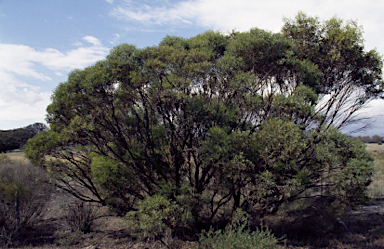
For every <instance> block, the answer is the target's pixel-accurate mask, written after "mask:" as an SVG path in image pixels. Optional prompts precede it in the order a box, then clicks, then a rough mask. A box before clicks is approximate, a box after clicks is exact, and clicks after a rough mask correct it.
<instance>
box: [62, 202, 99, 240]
mask: <svg viewBox="0 0 384 249" xmlns="http://www.w3.org/2000/svg"><path fill="white" fill-rule="evenodd" d="M63 209H64V221H65V225H66V226H67V227H68V228H69V229H70V230H71V231H72V232H77V233H89V232H91V231H92V229H93V228H94V225H95V224H94V221H95V220H96V219H97V218H98V215H97V210H96V208H95V206H94V205H92V204H91V203H85V202H82V201H79V200H75V201H73V202H71V203H68V204H66V205H64V206H63Z"/></svg>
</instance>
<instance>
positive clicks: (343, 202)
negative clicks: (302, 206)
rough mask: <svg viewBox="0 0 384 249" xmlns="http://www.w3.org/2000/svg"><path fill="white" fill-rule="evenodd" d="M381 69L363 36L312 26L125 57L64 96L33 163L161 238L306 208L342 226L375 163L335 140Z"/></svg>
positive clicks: (289, 24)
mask: <svg viewBox="0 0 384 249" xmlns="http://www.w3.org/2000/svg"><path fill="white" fill-rule="evenodd" d="M381 65H382V61H381V58H380V57H379V56H378V55H377V53H376V52H375V51H369V52H365V51H364V47H363V44H362V37H361V31H360V29H359V27H358V26H357V25H356V24H355V23H346V24H345V23H343V21H342V20H339V19H336V18H333V19H331V20H329V21H326V22H324V23H320V22H319V21H318V20H317V19H316V18H311V17H307V16H305V15H304V14H302V13H299V15H298V16H297V17H296V19H295V20H287V21H286V24H285V25H284V27H283V30H282V32H281V33H277V34H274V33H271V32H267V31H263V30H260V29H252V30H250V31H249V32H243V33H235V32H234V33H232V34H229V35H223V34H221V33H219V32H213V31H207V32H204V33H202V34H199V35H197V36H196V37H192V38H190V39H183V38H179V37H169V36H168V37H166V38H165V39H164V40H163V41H162V42H161V43H160V44H159V45H158V46H154V47H148V48H144V49H137V48H135V47H134V46H132V45H128V44H122V45H119V46H117V47H115V48H114V49H112V50H111V53H110V54H109V55H108V56H107V58H106V59H105V60H103V61H99V62H97V63H96V64H95V65H93V66H90V67H88V68H85V69H83V70H75V71H73V72H72V73H71V74H70V75H69V77H68V80H67V81H66V82H64V83H62V84H60V85H59V86H58V87H57V89H56V90H55V92H54V94H53V96H52V100H53V102H52V104H51V105H49V107H48V109H47V111H48V116H47V120H48V122H49V124H50V130H48V131H45V132H41V133H39V134H38V135H37V136H35V137H34V138H33V139H31V140H29V141H28V143H27V146H26V148H25V152H26V155H27V157H28V158H30V159H31V160H32V161H33V162H34V163H35V164H37V165H40V166H43V167H47V168H48V169H49V172H50V173H51V176H52V177H53V178H54V179H55V180H56V181H55V183H56V186H58V187H60V188H62V189H64V190H66V191H68V192H69V193H71V194H73V195H74V196H76V197H78V198H80V199H82V200H84V201H89V202H100V203H102V204H105V205H109V206H110V207H111V208H113V209H114V210H115V211H116V212H117V213H119V214H125V213H127V212H128V217H131V218H132V219H138V220H139V221H138V223H137V226H138V227H137V228H138V229H141V230H145V229H147V230H148V232H153V233H155V234H158V235H159V236H161V234H162V233H164V232H166V231H168V229H170V230H171V231H175V230H176V231H179V230H182V229H187V230H189V231H197V230H198V229H199V228H201V226H205V225H206V226H209V225H210V224H212V223H215V222H225V221H226V220H229V219H230V217H232V214H233V211H234V210H236V209H238V208H241V209H242V210H244V211H246V212H247V213H250V214H258V215H264V214H267V213H273V212H276V210H278V208H279V206H280V205H281V204H282V203H286V202H292V201H294V200H297V199H300V198H312V199H317V200H321V201H322V202H324V203H326V207H327V210H328V211H329V212H330V213H333V214H337V213H342V212H344V211H345V210H347V209H348V208H351V207H353V206H354V205H356V204H357V203H359V202H360V201H362V200H364V198H365V189H366V186H367V185H368V184H369V182H370V177H371V174H372V162H371V161H372V160H371V158H370V157H369V155H368V154H367V152H366V151H365V148H364V146H363V145H362V144H361V143H359V142H358V141H353V140H351V139H349V138H348V137H346V136H344V135H343V134H342V133H341V132H339V131H338V128H340V127H342V126H344V125H346V124H347V123H349V122H350V121H352V120H353V117H354V114H355V112H356V111H357V110H359V108H361V107H362V106H364V103H366V102H367V101H368V100H370V99H372V98H375V97H379V96H382V94H383V81H382V79H381ZM68 93H70V94H68ZM140 221H141V222H140ZM159 223H161V224H162V225H159Z"/></svg>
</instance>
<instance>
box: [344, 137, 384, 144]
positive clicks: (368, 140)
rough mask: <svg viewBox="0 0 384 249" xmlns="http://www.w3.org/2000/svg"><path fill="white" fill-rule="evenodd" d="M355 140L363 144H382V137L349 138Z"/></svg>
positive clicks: (383, 138)
mask: <svg viewBox="0 0 384 249" xmlns="http://www.w3.org/2000/svg"><path fill="white" fill-rule="evenodd" d="M351 138H352V139H355V140H360V141H361V142H363V143H382V142H384V137H380V136H378V135H373V136H372V137H370V136H357V137H351Z"/></svg>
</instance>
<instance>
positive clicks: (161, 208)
mask: <svg viewBox="0 0 384 249" xmlns="http://www.w3.org/2000/svg"><path fill="white" fill-rule="evenodd" d="M191 218H192V216H191V213H190V211H189V210H188V209H187V208H185V207H183V206H182V205H179V204H178V203H176V202H175V201H172V200H169V199H168V198H166V197H164V196H162V195H154V196H148V197H147V198H145V199H144V200H142V201H139V203H138V210H137V211H130V212H128V213H127V215H126V221H127V224H128V228H129V229H130V230H131V233H132V234H133V235H135V236H137V237H139V238H142V239H160V240H161V239H162V238H163V237H167V236H168V237H169V236H172V232H175V231H176V230H178V229H182V228H185V227H187V226H188V223H189V222H190V221H191Z"/></svg>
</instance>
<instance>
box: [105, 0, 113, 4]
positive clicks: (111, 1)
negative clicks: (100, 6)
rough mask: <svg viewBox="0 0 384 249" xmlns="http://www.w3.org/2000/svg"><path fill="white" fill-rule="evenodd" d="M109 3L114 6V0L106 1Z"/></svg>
mask: <svg viewBox="0 0 384 249" xmlns="http://www.w3.org/2000/svg"><path fill="white" fill-rule="evenodd" d="M105 1H107V2H108V3H110V4H112V3H113V0H105Z"/></svg>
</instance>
